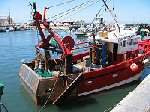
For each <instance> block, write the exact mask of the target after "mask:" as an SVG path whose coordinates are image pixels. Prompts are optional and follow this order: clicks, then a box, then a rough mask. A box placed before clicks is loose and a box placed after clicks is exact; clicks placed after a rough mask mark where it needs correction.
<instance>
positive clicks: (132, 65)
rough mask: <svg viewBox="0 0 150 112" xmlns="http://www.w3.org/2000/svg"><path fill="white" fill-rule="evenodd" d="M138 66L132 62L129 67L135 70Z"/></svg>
mask: <svg viewBox="0 0 150 112" xmlns="http://www.w3.org/2000/svg"><path fill="white" fill-rule="evenodd" d="M138 68H139V66H138V65H137V64H135V63H132V64H131V66H130V69H131V70H132V71H133V72H135V71H137V70H138Z"/></svg>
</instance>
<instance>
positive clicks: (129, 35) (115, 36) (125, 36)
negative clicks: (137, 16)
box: [96, 30, 140, 43]
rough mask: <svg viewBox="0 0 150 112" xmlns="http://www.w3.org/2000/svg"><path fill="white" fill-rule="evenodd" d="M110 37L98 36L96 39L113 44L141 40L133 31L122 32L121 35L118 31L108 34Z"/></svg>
mask: <svg viewBox="0 0 150 112" xmlns="http://www.w3.org/2000/svg"><path fill="white" fill-rule="evenodd" d="M107 35H108V37H107V38H105V37H101V36H99V35H98V36H96V39H100V40H101V41H104V42H112V43H119V42H121V41H124V40H129V39H130V40H131V39H135V38H137V39H140V37H139V36H136V34H135V32H134V31H132V30H121V31H120V33H118V32H116V31H111V32H108V34H107Z"/></svg>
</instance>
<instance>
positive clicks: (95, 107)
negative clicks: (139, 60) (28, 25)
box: [0, 31, 138, 112]
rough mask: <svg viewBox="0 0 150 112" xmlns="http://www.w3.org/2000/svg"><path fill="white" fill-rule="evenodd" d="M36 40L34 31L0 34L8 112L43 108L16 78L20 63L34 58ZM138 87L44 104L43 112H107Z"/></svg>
mask: <svg viewBox="0 0 150 112" xmlns="http://www.w3.org/2000/svg"><path fill="white" fill-rule="evenodd" d="M37 41H38V38H37V33H36V31H22V32H20V31H18V32H8V33H0V82H1V83H3V84H4V85H5V88H4V95H3V97H2V102H3V103H4V104H5V106H6V107H7V109H8V111H9V112H38V111H39V110H40V109H41V107H42V105H41V106H37V105H36V104H35V103H34V101H33V100H32V99H31V98H30V97H29V95H28V94H27V93H26V91H25V90H24V89H23V87H22V86H21V85H20V81H19V77H18V72H19V69H20V66H21V61H20V60H21V59H26V60H28V61H29V60H31V59H32V58H33V57H34V55H35V49H34V46H35V45H36V44H37ZM137 85H138V84H137V83H136V84H131V85H130V86H123V87H121V88H118V89H114V90H111V91H107V92H101V93H99V94H96V95H92V96H88V97H85V98H79V99H75V100H73V101H71V102H69V103H66V104H65V105H63V106H61V107H57V106H55V105H47V106H46V107H45V108H44V110H43V112H92V111H93V112H104V111H105V112H109V111H110V110H111V109H112V108H113V106H114V105H116V104H117V103H118V102H119V101H120V100H122V99H123V98H124V97H125V96H126V95H127V94H128V93H129V92H130V91H132V90H133V89H134V88H135V87H136V86H137ZM106 110H107V111H106Z"/></svg>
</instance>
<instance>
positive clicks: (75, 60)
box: [19, 1, 150, 104]
mask: <svg viewBox="0 0 150 112" xmlns="http://www.w3.org/2000/svg"><path fill="white" fill-rule="evenodd" d="M104 4H105V1H104ZM105 5H106V4H105ZM32 7H33V9H34V14H33V19H34V22H35V24H36V26H37V28H38V31H39V34H40V36H41V41H39V42H38V45H37V46H36V48H35V49H36V57H35V58H34V59H33V60H32V61H31V62H26V61H24V60H23V61H22V65H21V69H20V72H19V77H20V81H21V84H22V85H23V87H24V88H25V89H26V90H27V92H28V93H29V95H30V96H31V97H32V98H33V100H34V101H35V102H36V104H40V103H44V102H45V103H47V102H49V103H52V104H61V103H63V102H64V101H65V100H66V99H67V98H70V97H73V96H77V97H79V96H84V95H89V94H93V93H97V92H100V91H103V90H108V89H111V88H114V87H118V86H121V85H124V84H127V83H130V82H133V81H135V80H138V79H139V78H140V73H141V72H142V71H143V69H144V66H145V65H147V64H148V63H149V59H150V44H149V43H150V40H149V39H146V40H144V41H142V40H141V36H140V35H136V33H135V32H131V31H119V27H118V25H116V30H114V31H109V32H108V31H103V32H102V31H101V32H97V33H92V35H93V36H92V38H93V39H92V42H86V41H82V42H80V43H75V41H74V39H73V38H72V37H71V36H66V37H64V38H63V37H61V36H59V35H58V34H57V32H55V31H54V30H53V29H51V28H50V26H49V24H48V22H47V21H46V19H45V13H44V19H42V15H41V14H40V13H39V12H38V11H37V10H36V3H33V4H32ZM106 7H107V6H106ZM44 12H46V8H45V10H44ZM41 24H42V25H41ZM41 26H45V29H47V30H48V32H49V35H48V36H47V37H46V36H45V33H44V32H43V30H42V28H41ZM117 27H118V28H117ZM41 49H43V51H44V54H43V53H42V51H41ZM84 49H88V50H84ZM54 52H56V54H58V58H56V57H55V58H52V56H51V54H52V53H54Z"/></svg>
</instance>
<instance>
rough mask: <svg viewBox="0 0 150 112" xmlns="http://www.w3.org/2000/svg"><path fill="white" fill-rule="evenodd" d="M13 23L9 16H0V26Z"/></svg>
mask: <svg viewBox="0 0 150 112" xmlns="http://www.w3.org/2000/svg"><path fill="white" fill-rule="evenodd" d="M13 24H14V23H13V20H12V18H10V16H0V26H9V25H13Z"/></svg>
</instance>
